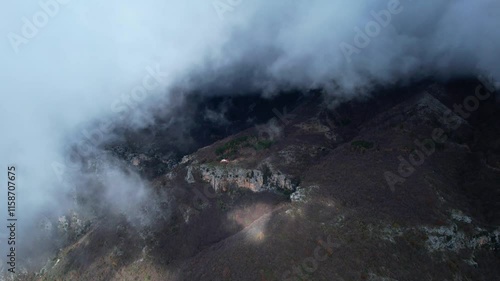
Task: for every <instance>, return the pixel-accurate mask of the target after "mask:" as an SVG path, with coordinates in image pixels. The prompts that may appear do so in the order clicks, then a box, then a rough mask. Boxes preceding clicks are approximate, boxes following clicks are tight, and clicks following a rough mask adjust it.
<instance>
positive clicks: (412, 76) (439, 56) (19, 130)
mask: <svg viewBox="0 0 500 281" xmlns="http://www.w3.org/2000/svg"><path fill="white" fill-rule="evenodd" d="M499 14H500V2H498V1H495V0H479V1H473V2H472V1H466V0H458V1H445V0H435V1H425V2H424V1H403V0H401V1H395V0H380V1H355V2H346V1H339V0H316V1H285V0H277V1H272V2H269V1H262V0H258V1H249V0H241V1H229V0H217V1H201V0H193V1H184V2H183V1H160V0H146V1H141V2H135V1H123V0H122V1H117V0H115V1H105V2H103V1H97V0H89V1H77V0H64V1H63V0H59V1H56V0H42V1H40V2H39V1H34V0H33V1H22V2H18V1H17V2H9V3H4V9H2V12H1V16H0V22H1V25H0V33H1V34H3V35H4V40H2V43H1V44H0V53H1V54H2V66H1V68H0V72H1V73H0V93H1V97H2V103H1V104H0V118H1V120H2V121H1V122H0V130H1V135H2V139H1V140H0V155H1V158H0V162H1V164H2V165H1V167H3V169H6V167H7V166H8V165H15V166H16V168H17V171H18V172H17V177H18V179H17V184H18V188H17V202H16V206H17V213H18V221H19V223H18V225H19V230H18V233H20V234H19V247H20V248H21V247H31V246H32V245H30V239H31V235H30V234H31V233H36V232H37V231H38V225H39V223H38V220H39V219H40V214H45V213H47V214H58V215H61V214H63V213H65V212H67V211H68V210H69V209H72V208H75V207H74V204H75V202H74V200H73V199H72V198H73V192H74V186H75V185H77V184H81V183H82V181H85V180H88V178H86V177H85V176H82V174H81V166H79V165H78V164H75V161H73V160H74V159H73V158H72V157H71V155H72V152H71V151H72V149H74V148H75V147H76V148H77V153H78V154H80V155H82V154H84V155H94V156H95V155H103V154H105V152H104V151H102V150H101V148H100V147H99V145H100V144H101V143H102V142H105V141H107V140H110V139H115V138H118V139H119V138H120V137H121V136H119V135H118V136H117V135H114V134H113V133H112V132H113V128H114V127H115V126H133V127H135V128H141V127H145V126H151V125H152V124H155V122H156V121H155V119H154V116H153V115H151V114H150V112H152V110H151V109H152V108H154V109H155V112H157V111H158V110H168V109H169V105H170V104H171V103H172V101H173V100H175V99H178V98H179V95H180V96H182V95H185V93H189V92H191V91H195V90H198V91H201V92H202V93H203V94H206V95H237V94H238V95H241V94H245V93H248V92H254V91H258V92H260V93H262V95H265V96H271V95H276V94H278V93H279V92H280V91H281V90H283V89H303V90H306V89H311V88H323V89H324V90H325V91H326V92H327V93H328V94H329V95H331V96H333V97H337V98H342V99H350V98H356V97H359V96H366V95H369V94H371V89H373V87H374V86H378V85H384V86H391V85H398V84H404V83H411V82H414V81H419V80H421V79H425V78H429V77H430V78H433V79H438V80H439V79H442V80H446V79H452V78H456V77H468V76H471V77H474V76H477V75H479V74H481V75H484V76H487V77H490V79H492V80H494V81H499V79H500V67H499V66H498V59H497V58H498V55H497V52H498V50H499V49H500V36H498V35H499V34H498V33H499V31H498V28H499V27H500V17H498V15H499ZM472 18H474V19H480V20H468V19H472ZM377 26H378V27H377ZM496 86H497V88H498V83H497V84H496ZM375 98H376V97H375ZM103 159H105V160H104V162H105V165H106V167H108V168H106V170H103V171H102V172H103V173H104V174H105V175H106V176H105V180H104V181H102V183H104V186H103V188H104V191H103V197H102V198H103V200H109V202H113V208H116V209H117V210H120V211H123V212H129V211H131V209H136V208H139V207H138V206H139V205H140V202H145V201H147V199H148V198H149V197H148V196H149V195H148V194H149V193H148V191H147V190H148V185H149V184H148V183H147V182H146V181H144V180H143V179H142V178H141V177H140V176H138V175H136V174H134V173H133V172H131V173H132V174H127V173H125V172H123V171H121V170H119V169H118V168H117V167H119V164H117V163H118V162H117V160H114V159H109V158H108V157H103ZM76 162H78V161H76ZM2 179H3V182H5V181H6V180H5V178H2ZM4 188H5V187H4ZM125 199H127V200H125ZM134 199H136V200H137V201H136V202H137V204H130V200H134ZM0 204H1V206H4V207H2V210H1V214H3V217H6V209H7V208H6V207H5V206H6V205H4V204H6V202H1V203H0ZM130 213H133V212H130ZM4 231H5V230H2V231H1V232H0V234H1V235H0V237H1V241H0V243H1V244H2V247H4V246H5V244H6V243H5V241H4V239H5V237H7V236H6V235H7V234H6V233H4ZM2 250H3V249H2Z"/></svg>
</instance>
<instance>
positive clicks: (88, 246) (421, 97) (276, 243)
mask: <svg viewBox="0 0 500 281" xmlns="http://www.w3.org/2000/svg"><path fill="white" fill-rule="evenodd" d="M478 85H480V84H479V82H477V81H474V80H467V81H456V82H450V83H448V84H438V83H430V82H423V83H420V84H418V85H413V86H411V87H397V88H391V89H379V90H377V92H378V93H376V94H375V96H376V98H370V97H367V98H366V99H363V100H353V101H347V102H340V103H339V102H338V101H332V100H331V99H329V98H327V97H326V96H324V95H323V94H322V93H321V91H319V90H318V91H311V92H309V93H307V94H297V93H293V94H289V95H288V98H289V100H288V101H286V100H277V101H275V102H274V103H272V102H268V101H267V102H257V103H256V104H250V103H246V102H239V101H238V100H236V101H233V102H232V104H231V105H230V106H229V107H230V108H232V109H231V110H233V112H232V111H231V110H229V111H224V112H222V116H225V117H227V116H228V115H231V114H232V113H234V112H238V111H241V113H240V115H238V114H236V115H233V117H232V118H233V119H234V120H230V121H229V122H230V124H232V125H227V126H226V127H224V129H220V128H219V129H218V130H212V132H216V133H215V134H214V135H210V134H209V133H207V132H208V131H210V130H209V129H207V128H208V127H206V128H203V127H204V126H199V127H194V129H192V131H190V136H191V138H192V139H194V141H191V142H190V143H189V145H188V144H186V146H183V147H182V149H180V148H179V147H177V148H178V149H177V150H176V151H181V154H182V153H183V152H190V151H191V150H193V151H194V152H193V153H188V154H187V155H185V156H183V157H182V158H181V157H177V158H176V157H170V156H172V154H169V152H170V151H172V150H173V148H172V147H174V146H172V145H171V144H170V143H165V142H168V137H169V133H168V131H164V132H162V131H161V130H160V129H158V131H154V129H152V131H153V133H151V131H150V132H149V133H148V134H147V136H148V137H147V138H144V139H141V135H140V133H141V132H135V133H133V134H132V133H131V134H130V137H129V138H130V139H134V142H132V141H131V143H133V145H131V144H129V145H128V146H123V145H122V146H120V145H117V144H112V145H111V144H110V146H109V151H111V152H112V153H115V155H118V156H119V157H120V158H121V159H123V160H124V161H125V162H126V163H127V165H128V166H129V168H130V169H134V170H137V171H139V173H141V174H142V176H143V177H144V178H145V179H147V180H148V181H149V182H150V183H151V186H152V188H153V189H154V190H155V192H156V193H157V194H158V197H159V198H160V199H161V200H160V201H162V202H163V203H164V204H163V205H162V207H161V208H160V211H158V210H156V211H155V212H152V216H153V221H154V222H153V223H151V224H148V225H147V226H136V225H133V224H132V223H131V222H130V221H129V220H127V218H126V217H127V214H120V213H106V215H102V216H99V217H96V218H93V219H92V220H89V222H88V225H86V226H85V227H81V223H80V222H77V218H75V219H73V221H76V222H73V223H71V219H68V221H70V222H67V223H66V226H67V229H66V230H65V231H69V230H68V229H71V227H72V226H73V227H75V226H77V227H79V231H77V232H75V231H74V230H72V231H73V232H75V233H74V236H75V237H74V239H73V241H74V243H71V245H69V246H64V247H62V248H61V249H60V250H59V252H58V253H57V255H56V256H55V257H54V258H53V259H52V260H50V261H49V262H47V264H46V266H45V267H44V269H43V270H42V271H40V272H38V273H36V274H35V273H30V274H26V275H25V276H23V277H22V278H21V279H26V280H268V281H271V280H379V281H382V280H386V281H389V280H419V281H420V280H450V281H451V280H488V281H489V280H496V279H498V276H500V269H499V267H498V264H499V262H500V256H499V248H500V203H499V202H500V186H499V184H500V133H499V132H500V123H499V122H498V120H500V104H499V102H498V100H497V97H495V95H494V94H491V95H490V96H489V97H488V98H484V100H479V98H477V100H479V104H478V106H477V108H476V107H474V110H471V111H467V108H471V106H470V104H472V102H471V100H472V98H470V97H471V96H475V95H476V87H477V86H478ZM484 89H485V88H483V92H481V93H483V96H484ZM242 99H243V98H242ZM243 100H244V99H243ZM211 102H213V103H214V104H218V105H220V104H224V103H225V102H226V101H224V100H223V99H221V100H219V101H217V99H213V100H212V101H211ZM464 102H465V103H467V102H470V104H469V106H465V107H464V106H462V107H464V108H465V109H464V111H465V112H458V111H455V108H454V105H455V104H462V105H463V104H464ZM286 106H288V107H286ZM208 107H210V106H208ZM218 108H219V107H217V106H215V107H214V110H213V111H216V110H217V109H218ZM219 109H220V108H219ZM250 112H253V114H254V115H255V116H256V117H255V118H254V119H252V121H251V122H249V121H248V118H249V117H245V115H246V114H250ZM219 113H220V112H219ZM464 113H465V114H464ZM209 116H210V115H209ZM200 120H205V119H203V118H202V117H200ZM235 120H239V121H235ZM200 122H201V121H200ZM203 122H204V121H203ZM238 122H239V123H238ZM234 124H237V126H235V125H234ZM193 131H196V132H197V133H198V135H200V138H199V139H196V134H193V133H192V132H193ZM212 142H213V143H212ZM146 146H148V149H147V150H145V149H142V150H141V148H144V147H146ZM200 146H204V147H202V148H199V147H200ZM169 157H170V158H169ZM173 159H174V160H173ZM146 207H147V206H146ZM65 222H66V219H63V221H62V223H63V224H64V223H65Z"/></svg>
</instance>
